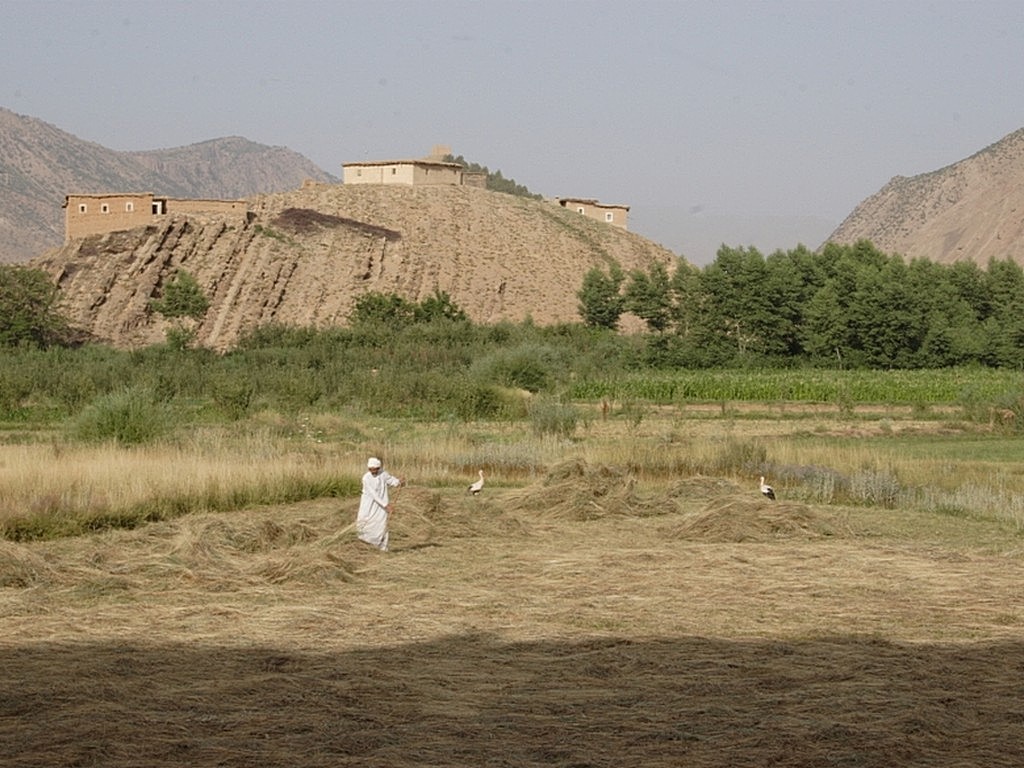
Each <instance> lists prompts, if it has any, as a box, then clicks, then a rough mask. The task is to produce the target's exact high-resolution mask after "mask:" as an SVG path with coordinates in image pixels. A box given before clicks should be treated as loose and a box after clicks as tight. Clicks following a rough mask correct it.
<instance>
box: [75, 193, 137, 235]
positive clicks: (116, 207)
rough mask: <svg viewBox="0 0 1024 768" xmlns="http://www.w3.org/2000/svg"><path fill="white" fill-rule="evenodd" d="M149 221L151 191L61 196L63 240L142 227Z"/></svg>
mask: <svg viewBox="0 0 1024 768" xmlns="http://www.w3.org/2000/svg"><path fill="white" fill-rule="evenodd" d="M152 220H153V195H152V194H148V193H147V194H130V195H126V194H111V195H68V196H67V197H66V198H65V203H64V236H65V238H66V239H67V240H74V239H77V238H79V237H87V236H88V235H101V234H104V233H106V232H116V231H117V230H120V229H134V228H135V227H144V226H146V225H147V224H149V223H150V222H151V221H152Z"/></svg>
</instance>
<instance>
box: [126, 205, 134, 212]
mask: <svg viewBox="0 0 1024 768" xmlns="http://www.w3.org/2000/svg"><path fill="white" fill-rule="evenodd" d="M124 210H125V212H126V213H131V212H132V211H134V210H135V203H125V204H124Z"/></svg>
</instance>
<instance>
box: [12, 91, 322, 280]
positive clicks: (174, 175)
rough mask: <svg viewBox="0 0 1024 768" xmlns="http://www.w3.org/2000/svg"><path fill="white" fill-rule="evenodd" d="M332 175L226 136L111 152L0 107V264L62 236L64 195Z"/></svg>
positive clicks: (167, 190) (283, 184) (199, 193)
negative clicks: (182, 144)
mask: <svg viewBox="0 0 1024 768" xmlns="http://www.w3.org/2000/svg"><path fill="white" fill-rule="evenodd" d="M305 179H315V180H318V181H331V180H333V177H332V176H330V174H327V173H325V172H324V171H322V170H321V169H319V168H317V167H316V166H315V165H314V164H313V163H312V162H311V161H309V160H308V159H306V158H305V157H303V156H302V155H300V154H298V153H296V152H293V151H291V150H289V149H285V148H283V147H270V146H266V145H263V144H256V143H254V142H251V141H248V140H246V139H242V138H238V137H230V138H224V139H214V140H212V141H205V142H202V143H199V144H193V145H190V146H187V147H179V148H175V149H159V150H152V151H146V152H118V151H115V150H111V149H107V148H106V147H102V146H100V145H99V144H94V143H92V142H88V141H83V140H81V139H79V138H77V137H75V136H73V135H71V134H70V133H67V132H65V131H62V130H60V129H59V128H56V127H54V126H53V125H50V124H49V123H46V122H43V121H42V120H38V119H36V118H32V117H26V116H24V115H18V114H15V113H14V112H11V111H10V110H6V109H2V108H0V263H5V262H6V263H11V262H22V261H27V260H29V259H31V258H34V257H36V256H39V255H40V254H42V253H43V252H45V251H47V250H49V249H51V248H55V247H57V246H59V245H60V244H61V243H62V242H63V241H64V215H63V210H62V208H61V206H62V205H63V203H64V196H65V195H67V194H69V193H103V192H155V193H156V194H160V195H168V196H171V197H213V198H218V197H227V198H236V197H245V196H248V195H253V194H259V193H267V192H276V191H282V190H286V189H293V188H294V187H296V186H298V185H299V184H301V183H302V181H303V180H305Z"/></svg>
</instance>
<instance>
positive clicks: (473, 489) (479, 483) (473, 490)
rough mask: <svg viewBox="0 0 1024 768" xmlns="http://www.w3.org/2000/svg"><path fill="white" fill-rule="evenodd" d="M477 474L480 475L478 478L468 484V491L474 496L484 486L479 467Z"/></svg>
mask: <svg viewBox="0 0 1024 768" xmlns="http://www.w3.org/2000/svg"><path fill="white" fill-rule="evenodd" d="M478 474H479V475H480V479H479V480H477V481H476V482H475V483H473V484H472V485H471V486H469V492H470V493H472V494H473V495H474V496H476V495H477V494H478V493H480V491H481V490H482V489H483V487H484V471H483V470H482V469H481V470H480V472H479V473H478Z"/></svg>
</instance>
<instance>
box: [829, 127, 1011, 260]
mask: <svg viewBox="0 0 1024 768" xmlns="http://www.w3.org/2000/svg"><path fill="white" fill-rule="evenodd" d="M1022 182H1024V128H1022V129H1020V130H1018V131H1015V132H1014V133H1011V134H1010V135H1008V136H1006V137H1005V138H1003V139H1001V140H1000V141H998V142H996V143H995V144H992V145H991V146H989V147H986V148H985V149H983V150H981V151H980V152H977V153H975V154H974V155H971V156H970V157H968V158H966V159H964V160H961V161H959V162H957V163H954V164H952V165H949V166H947V167H945V168H941V169H939V170H937V171H932V172H930V173H923V174H920V175H918V176H912V177H904V176H896V177H895V178H893V179H892V180H891V181H890V182H889V183H888V184H886V185H885V186H884V187H882V188H881V189H880V190H879V191H878V192H876V193H875V194H874V195H872V196H871V197H869V198H867V199H866V200H865V201H864V202H862V203H861V204H860V205H858V206H857V207H856V208H855V209H854V211H853V212H852V213H851V214H850V215H849V216H848V217H847V218H846V220H845V221H843V223H842V224H840V225H839V227H838V229H836V231H835V232H833V233H832V234H831V235H830V236H829V238H828V240H827V241H826V242H833V243H854V242H856V241H858V240H870V241H871V242H872V243H874V244H875V246H876V247H878V248H879V249H881V250H883V251H886V252H888V253H899V254H902V255H903V256H905V257H906V258H908V259H912V258H925V259H930V260H931V261H935V262H938V263H941V264H951V263H953V262H957V261H973V262H976V263H977V264H980V265H982V266H985V265H987V264H988V262H989V260H991V259H993V258H995V259H1000V260H1005V259H1010V260H1013V261H1015V262H1017V263H1019V264H1024V216H1022V215H1021V212H1022V211H1024V183H1022Z"/></svg>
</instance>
